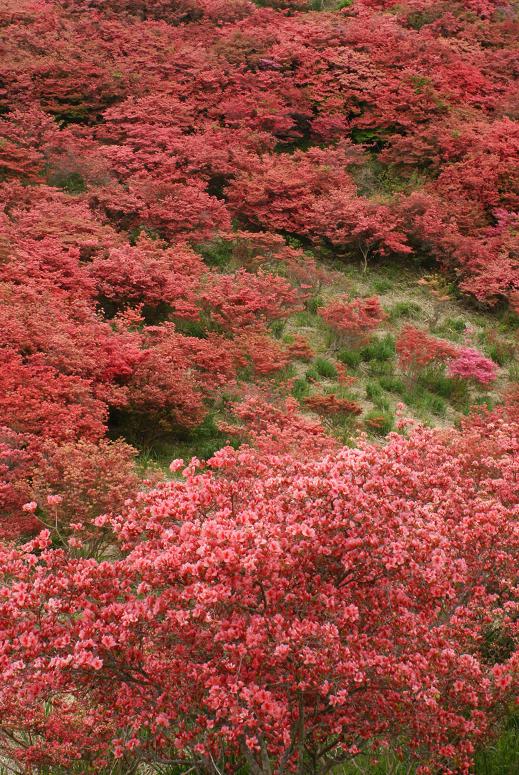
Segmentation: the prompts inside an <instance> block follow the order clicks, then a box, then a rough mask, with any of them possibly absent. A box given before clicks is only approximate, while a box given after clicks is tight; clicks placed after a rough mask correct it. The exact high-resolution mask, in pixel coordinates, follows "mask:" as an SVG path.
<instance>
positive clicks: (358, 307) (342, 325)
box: [318, 296, 386, 346]
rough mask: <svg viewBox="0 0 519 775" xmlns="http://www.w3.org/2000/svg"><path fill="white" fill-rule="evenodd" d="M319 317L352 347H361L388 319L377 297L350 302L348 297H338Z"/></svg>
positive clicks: (322, 310)
mask: <svg viewBox="0 0 519 775" xmlns="http://www.w3.org/2000/svg"><path fill="white" fill-rule="evenodd" d="M318 312H319V315H320V316H321V317H322V318H323V320H324V321H325V322H326V323H328V325H329V326H331V327H332V328H333V329H334V331H335V333H336V334H337V335H338V337H339V339H340V341H342V342H347V343H348V344H350V345H351V346H360V345H361V344H362V343H363V342H365V341H366V338H367V335H368V334H369V333H370V332H371V331H374V330H375V328H377V327H378V326H379V325H380V324H381V323H382V321H383V320H385V318H386V313H385V312H384V310H383V309H382V307H381V305H380V300H379V298H378V297H377V296H370V297H368V298H365V299H362V298H357V299H353V301H349V300H348V297H347V296H343V297H338V298H337V299H334V300H333V301H331V302H330V303H329V304H326V305H325V306H324V307H320V308H319V310H318Z"/></svg>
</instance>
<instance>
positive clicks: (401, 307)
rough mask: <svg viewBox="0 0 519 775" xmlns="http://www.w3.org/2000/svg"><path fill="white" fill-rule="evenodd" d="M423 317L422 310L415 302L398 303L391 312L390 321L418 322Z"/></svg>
mask: <svg viewBox="0 0 519 775" xmlns="http://www.w3.org/2000/svg"><path fill="white" fill-rule="evenodd" d="M421 317H422V308H421V307H420V305H419V304H417V303H416V302H415V301H397V303H396V304H393V306H392V307H391V309H390V310H389V320H390V321H391V322H392V323H395V322H396V321H397V320H418V319H419V318H421Z"/></svg>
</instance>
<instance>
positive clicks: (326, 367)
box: [312, 358, 337, 379]
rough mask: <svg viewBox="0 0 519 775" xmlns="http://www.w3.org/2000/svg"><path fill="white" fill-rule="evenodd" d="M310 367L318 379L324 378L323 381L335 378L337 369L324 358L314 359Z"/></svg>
mask: <svg viewBox="0 0 519 775" xmlns="http://www.w3.org/2000/svg"><path fill="white" fill-rule="evenodd" d="M312 366H313V368H314V369H315V370H316V372H317V373H318V374H319V376H320V377H324V378H325V379H336V378H337V369H336V368H335V366H334V364H333V363H332V362H331V361H329V360H327V359H326V358H316V359H315V360H314V362H313V364H312Z"/></svg>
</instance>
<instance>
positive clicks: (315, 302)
mask: <svg viewBox="0 0 519 775" xmlns="http://www.w3.org/2000/svg"><path fill="white" fill-rule="evenodd" d="M323 305H324V301H323V299H322V298H321V297H320V296H313V297H312V298H311V299H308V301H307V302H306V309H307V310H308V312H311V313H312V314H313V315H315V313H316V312H317V310H318V309H319V307H322V306H323Z"/></svg>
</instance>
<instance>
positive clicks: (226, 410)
mask: <svg viewBox="0 0 519 775" xmlns="http://www.w3.org/2000/svg"><path fill="white" fill-rule="evenodd" d="M215 253H216V250H215V249H214V247H213V249H212V252H211V255H212V256H213V257H214V256H215ZM216 255H217V254H216ZM319 262H320V263H321V265H325V266H326V267H327V269H328V272H327V275H326V277H327V282H326V283H323V284H322V286H321V287H320V289H319V291H318V292H317V293H315V294H314V295H311V296H310V297H309V298H308V299H307V301H306V303H305V306H304V309H302V310H301V311H299V312H296V313H295V314H293V315H291V316H289V317H288V318H287V319H286V320H276V321H274V322H273V323H272V324H271V326H270V328H271V334H272V336H273V337H274V338H275V339H276V340H277V341H278V342H279V344H280V345H281V346H282V347H283V348H284V349H285V350H286V351H287V352H289V353H291V356H290V360H289V362H288V363H287V365H286V366H284V367H283V368H281V369H279V370H278V372H277V373H275V374H274V375H272V376H271V378H270V379H269V381H268V388H267V390H268V391H269V392H270V393H271V394H272V396H276V395H277V396H278V397H279V398H283V397H285V396H287V395H289V396H293V397H294V398H295V399H297V401H298V402H299V404H300V410H301V412H302V413H303V414H305V415H308V416H314V417H316V416H319V418H320V419H321V421H322V423H323V425H324V427H325V428H326V430H327V431H328V433H329V434H330V435H332V436H334V437H336V438H337V439H338V440H339V441H340V442H341V443H344V444H348V445H351V444H354V443H355V442H356V440H357V439H358V438H359V434H367V436H368V437H369V438H370V439H372V440H377V439H382V438H383V437H384V436H386V435H387V433H389V432H390V431H393V430H395V423H396V420H397V417H398V415H399V413H400V414H404V415H405V416H406V417H409V418H413V419H415V420H417V421H419V422H421V423H424V424H425V425H428V426H430V427H448V426H451V425H458V424H459V421H460V420H461V418H462V417H463V416H466V415H467V414H468V413H469V411H470V410H471V409H472V408H473V407H474V406H486V407H488V408H492V407H494V406H496V405H498V404H499V403H501V402H502V400H503V397H504V395H505V394H506V392H507V391H508V390H509V389H510V388H513V386H514V385H517V384H518V383H519V368H518V365H517V350H518V338H517V336H518V331H519V316H518V315H517V314H515V313H514V312H513V311H511V310H510V309H506V308H503V309H501V310H497V311H496V310H495V309H493V310H489V309H485V308H484V307H483V306H480V308H478V306H477V305H476V304H475V303H474V301H473V300H470V299H469V298H468V297H466V296H464V295H462V294H460V293H459V291H458V290H457V289H456V287H455V285H454V284H450V283H448V282H447V281H446V280H445V279H444V278H443V277H442V276H441V275H440V274H438V273H435V272H431V271H430V270H426V269H421V268H419V267H416V266H410V265H409V264H404V263H400V264H395V263H394V262H393V263H387V264H384V263H381V262H379V263H376V264H373V265H372V266H368V267H367V268H366V270H365V271H363V270H362V268H361V267H360V266H359V265H358V264H356V263H348V264H346V263H345V262H344V261H340V260H337V259H335V260H333V259H330V258H329V257H323V256H322V255H321V256H320V257H319ZM215 263H216V261H215ZM221 268H222V270H223V271H227V272H229V271H236V270H237V269H238V268H239V267H238V266H236V265H234V264H233V263H232V262H229V261H228V259H225V260H222V266H221ZM345 296H346V297H347V298H348V299H350V300H352V301H353V300H359V299H365V298H373V297H374V296H375V297H377V298H378V299H379V301H380V305H381V307H382V310H383V313H384V318H383V320H382V321H381V322H380V324H379V325H377V327H376V329H375V330H374V331H372V332H371V333H370V334H369V335H368V336H367V337H366V338H365V339H364V340H361V341H358V342H353V343H350V344H348V343H346V344H344V343H342V342H341V341H340V338H338V337H337V335H336V333H335V332H334V330H333V328H332V327H330V325H328V324H327V323H326V322H325V320H323V317H322V316H321V315H320V311H321V310H322V309H323V308H324V307H325V306H326V305H327V304H329V303H330V302H333V301H334V300H335V299H337V298H342V297H345ZM407 326H412V327H413V328H416V329H418V330H420V331H423V332H426V333H427V334H428V335H429V336H431V337H433V338H434V339H435V340H440V341H447V342H449V343H452V344H453V345H454V346H455V348H462V347H470V348H473V349H474V350H477V351H479V352H480V353H481V354H482V355H484V356H485V357H486V358H488V359H489V360H490V361H491V362H492V363H493V364H494V366H495V375H494V379H492V381H491V382H490V383H489V384H480V383H478V381H476V380H473V379H463V378H459V377H455V376H454V377H452V376H449V372H448V366H447V363H446V362H441V361H440V362H433V363H431V364H429V365H427V366H425V367H423V368H421V369H419V370H418V372H417V373H415V374H410V373H409V369H408V368H406V367H405V366H403V365H402V364H401V363H400V362H399V356H398V352H397V341H398V337H399V334H400V332H401V331H402V330H403V329H405V327H407ZM301 340H303V342H304V345H303V355H302V356H301V357H297V349H298V343H299V349H300V347H301V345H300V343H301ZM305 346H306V347H307V349H308V353H304V349H305ZM294 348H295V350H294ZM294 352H296V355H295V356H294V354H293V353H294ZM255 386H256V387H257V380H256V379H255V378H254V377H253V376H252V377H251V375H250V374H248V373H247V372H243V373H242V374H241V378H240V380H239V381H238V384H237V385H236V386H235V389H234V390H231V391H227V393H224V394H222V395H220V396H219V399H218V401H217V402H214V403H213V406H212V410H211V412H210V413H209V414H208V415H207V417H206V418H205V420H204V421H203V422H202V423H201V424H200V425H199V426H197V427H196V428H194V429H193V430H191V431H189V430H187V431H183V432H182V433H179V432H176V433H175V434H174V435H173V436H171V435H169V436H168V435H167V434H163V435H162V436H160V437H159V438H157V439H155V440H154V441H153V442H152V443H150V444H143V443H142V438H141V437H140V436H139V435H138V434H137V435H135V434H134V435H133V436H132V429H131V427H123V428H121V427H119V426H117V424H115V425H114V426H113V427H112V433H113V435H114V437H117V436H118V435H120V432H122V433H123V435H124V436H125V437H126V438H127V439H128V440H129V441H130V442H131V443H132V444H134V445H135V446H137V447H138V448H139V450H140V454H139V462H140V466H141V468H142V470H143V471H146V470H147V469H148V468H152V469H153V468H155V467H157V466H158V467H159V468H160V469H163V470H165V471H166V470H167V467H168V465H169V463H170V461H171V460H172V459H174V458H183V459H186V460H188V459H190V458H191V457H192V456H196V457H198V458H200V459H204V460H205V459H208V458H209V457H211V456H212V455H213V454H214V452H216V450H217V449H219V448H220V447H222V446H223V445H225V444H227V443H231V444H233V445H236V444H237V443H238V442H237V441H236V439H233V438H232V437H229V434H228V433H226V432H225V430H222V429H221V428H220V427H219V424H220V423H222V422H223V423H228V422H229V421H231V422H232V419H233V412H232V408H233V406H234V405H235V402H239V401H240V399H241V398H242V397H243V395H244V394H245V395H246V394H247V392H248V391H249V390H251V389H254V387H255ZM264 389H265V386H264ZM316 396H317V397H319V398H320V397H322V396H325V397H330V396H331V397H332V398H336V399H337V400H338V401H339V402H340V401H344V402H350V403H351V404H352V405H355V406H357V407H358V410H357V411H355V412H350V411H340V406H339V408H338V410H337V411H335V408H334V405H333V403H332V406H331V409H330V407H329V406H327V405H326V403H324V407H323V408H322V410H320V411H319V412H318V413H317V414H316V411H315V409H314V408H313V407H312V398H313V397H316ZM318 409H320V407H318Z"/></svg>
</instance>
